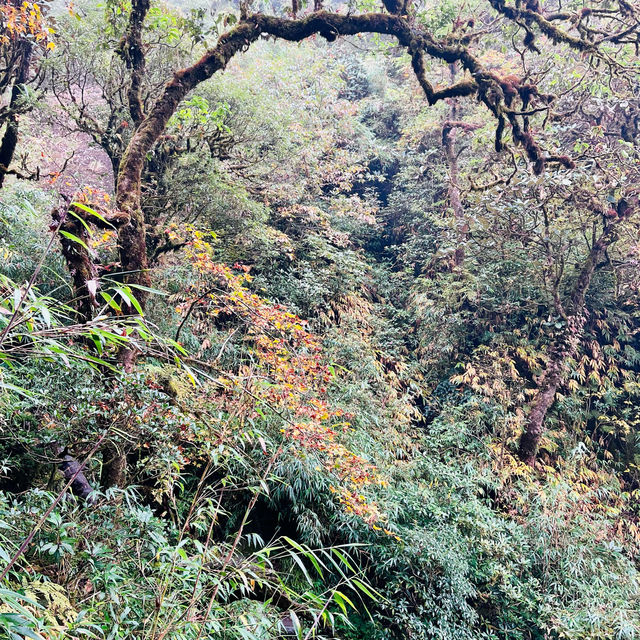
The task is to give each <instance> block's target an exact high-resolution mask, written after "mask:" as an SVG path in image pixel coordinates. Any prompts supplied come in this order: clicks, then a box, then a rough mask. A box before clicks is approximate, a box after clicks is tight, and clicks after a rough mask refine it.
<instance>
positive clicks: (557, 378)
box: [518, 218, 621, 466]
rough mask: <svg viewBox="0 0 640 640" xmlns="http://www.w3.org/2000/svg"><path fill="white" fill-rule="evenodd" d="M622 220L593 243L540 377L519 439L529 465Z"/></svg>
mask: <svg viewBox="0 0 640 640" xmlns="http://www.w3.org/2000/svg"><path fill="white" fill-rule="evenodd" d="M620 219H621V218H618V219H617V220H614V221H612V222H610V223H608V225H607V226H605V229H604V231H603V233H602V235H601V236H600V237H599V238H598V240H596V242H594V244H593V247H592V248H591V251H590V252H589V255H588V256H587V259H586V260H585V262H584V264H583V266H582V269H581V271H580V275H579V276H578V279H577V281H576V284H575V285H574V288H573V292H572V294H571V299H570V314H571V315H569V316H567V317H566V318H565V320H566V326H565V328H564V330H563V333H562V335H561V336H560V337H559V338H558V339H557V340H556V342H555V344H554V345H553V346H552V347H551V349H550V353H549V361H548V363H547V366H546V369H545V371H544V373H543V374H542V376H541V378H540V383H539V385H538V392H537V394H536V396H535V398H534V399H533V402H532V403H531V407H530V409H529V415H528V418H527V423H526V425H525V429H524V432H523V433H522V436H521V437H520V445H519V449H518V455H519V457H520V459H521V460H522V461H523V462H525V463H526V464H528V465H530V466H533V465H534V464H535V461H536V456H537V454H538V449H539V447H540V440H541V439H542V435H543V434H544V422H545V419H546V417H547V413H548V412H549V409H550V408H551V406H552V405H553V402H554V400H555V396H556V391H557V390H558V387H559V386H560V385H561V384H562V383H563V382H564V379H565V375H566V370H567V360H568V359H569V358H572V357H573V356H574V355H575V354H576V351H577V349H578V345H579V344H580V338H581V333H582V327H583V325H584V306H585V299H586V295H587V292H588V290H589V287H590V286H591V281H592V279H593V274H594V273H595V271H596V268H597V267H598V263H599V262H600V261H601V260H602V258H603V257H604V255H605V252H606V251H607V249H608V248H609V247H610V246H611V245H612V244H613V243H614V242H615V241H616V240H617V238H618V236H617V232H616V230H617V225H618V224H619V221H620Z"/></svg>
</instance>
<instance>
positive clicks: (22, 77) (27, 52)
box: [0, 40, 33, 189]
mask: <svg viewBox="0 0 640 640" xmlns="http://www.w3.org/2000/svg"><path fill="white" fill-rule="evenodd" d="M20 47H21V49H22V51H21V53H20V62H19V66H18V72H17V75H16V79H15V81H14V83H13V87H12V88H11V99H10V101H9V111H10V115H9V117H8V119H7V128H6V129H5V132H4V136H3V138H2V144H0V189H1V188H2V185H3V183H4V179H5V176H6V175H7V172H8V170H9V165H10V164H11V161H12V160H13V156H14V154H15V152H16V147H17V146H18V130H19V128H20V121H19V118H20V116H19V115H18V113H17V111H18V106H19V104H20V100H21V99H22V96H23V93H24V87H25V84H26V83H27V81H28V80H29V67H30V65H31V53H32V52H33V44H32V43H31V42H29V41H28V40H24V41H22V42H21V43H20Z"/></svg>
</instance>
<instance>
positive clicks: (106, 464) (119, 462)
mask: <svg viewBox="0 0 640 640" xmlns="http://www.w3.org/2000/svg"><path fill="white" fill-rule="evenodd" d="M126 473H127V456H126V455H124V454H123V453H121V452H120V451H119V450H118V448H117V447H115V446H114V445H107V446H106V447H105V448H104V449H103V450H102V473H101V474H100V486H101V488H102V490H103V491H106V490H107V489H111V488H112V487H123V486H124V482H125V479H126Z"/></svg>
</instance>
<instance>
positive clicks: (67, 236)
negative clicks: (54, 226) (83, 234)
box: [59, 229, 89, 251]
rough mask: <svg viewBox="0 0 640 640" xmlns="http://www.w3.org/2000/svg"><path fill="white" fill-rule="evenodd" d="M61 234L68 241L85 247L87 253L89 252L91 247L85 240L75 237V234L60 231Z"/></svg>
mask: <svg viewBox="0 0 640 640" xmlns="http://www.w3.org/2000/svg"><path fill="white" fill-rule="evenodd" d="M59 233H60V235H61V236H64V237H65V238H67V239H68V240H71V242H76V243H77V244H79V245H80V246H82V247H84V248H85V249H86V250H87V251H89V247H88V246H87V245H86V243H85V242H84V241H83V240H81V239H80V238H78V236H76V235H74V234H73V233H69V232H68V231H63V230H62V229H61V230H60V231H59Z"/></svg>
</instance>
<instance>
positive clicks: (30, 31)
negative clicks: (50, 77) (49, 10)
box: [0, 0, 55, 49]
mask: <svg viewBox="0 0 640 640" xmlns="http://www.w3.org/2000/svg"><path fill="white" fill-rule="evenodd" d="M0 28H1V31H2V34H1V35H0V44H5V45H6V44H9V42H10V41H11V40H12V39H16V38H21V37H24V36H32V37H33V38H34V39H35V40H36V42H45V41H46V40H47V38H48V37H49V32H48V30H47V28H46V27H45V24H44V20H43V17H42V10H41V8H40V5H39V4H38V3H37V2H26V1H25V2H22V4H13V3H10V2H7V0H2V1H1V2H0ZM54 46H55V45H54V44H53V43H52V42H49V43H48V44H47V48H49V49H53V47H54Z"/></svg>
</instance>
